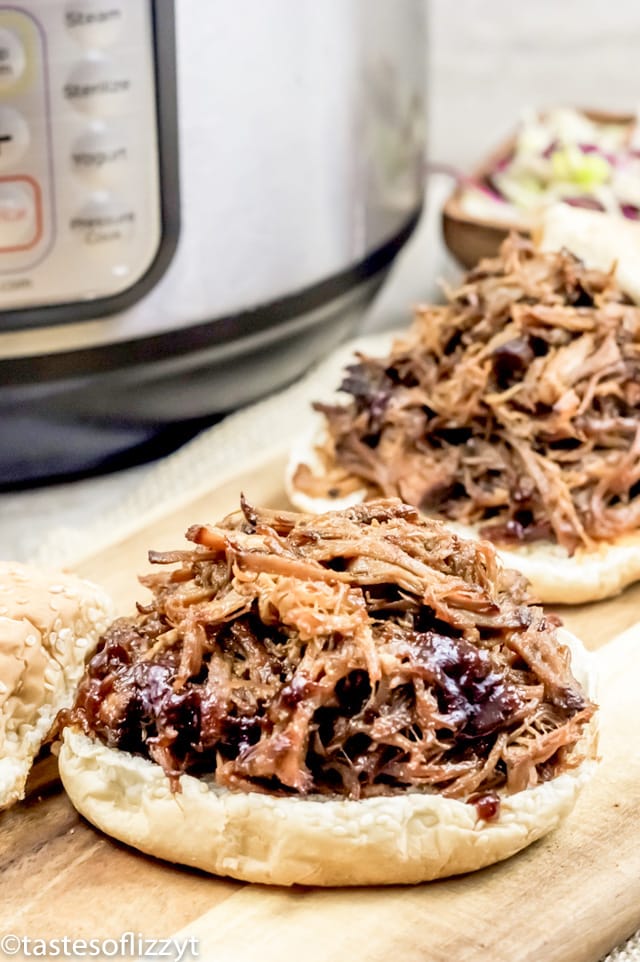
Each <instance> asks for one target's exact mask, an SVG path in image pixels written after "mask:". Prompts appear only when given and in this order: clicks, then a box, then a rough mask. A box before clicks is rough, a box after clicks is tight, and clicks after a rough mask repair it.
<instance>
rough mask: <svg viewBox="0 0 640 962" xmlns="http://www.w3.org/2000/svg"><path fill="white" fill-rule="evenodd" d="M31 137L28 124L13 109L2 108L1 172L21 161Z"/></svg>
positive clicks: (0, 113)
mask: <svg viewBox="0 0 640 962" xmlns="http://www.w3.org/2000/svg"><path fill="white" fill-rule="evenodd" d="M30 140H31V137H30V136H29V127H28V126H27V122H26V120H25V119H24V117H23V116H22V114H19V113H18V111H17V110H14V109H13V107H0V170H6V169H7V167H11V166H12V165H13V164H15V163H17V161H19V160H20V158H21V157H22V155H23V154H24V152H25V150H26V149H27V147H28V146H29V142H30Z"/></svg>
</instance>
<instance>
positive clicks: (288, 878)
mask: <svg viewBox="0 0 640 962" xmlns="http://www.w3.org/2000/svg"><path fill="white" fill-rule="evenodd" d="M560 636H561V638H562V640H563V641H564V642H565V643H569V644H570V647H571V650H572V653H573V657H572V661H573V671H574V674H575V676H576V678H577V679H578V680H579V681H580V682H581V683H582V684H583V686H584V687H585V690H586V691H587V694H588V695H589V696H590V697H592V698H593V697H594V694H595V691H594V688H595V684H594V678H593V675H592V669H591V667H590V661H591V659H590V656H589V655H588V654H587V652H586V651H585V650H584V649H583V648H582V646H581V644H580V643H579V642H577V640H576V639H574V638H573V637H572V636H569V635H568V633H567V632H564V631H561V632H560ZM596 742H597V731H596V727H595V723H594V722H593V721H592V723H591V727H590V728H589V729H588V731H587V733H586V735H585V736H584V738H583V740H582V742H581V744H580V745H579V750H581V751H582V752H583V753H584V755H585V760H584V761H583V762H582V763H581V764H580V765H579V766H578V767H576V768H574V769H571V770H569V771H567V772H565V773H563V774H562V775H559V776H558V777H557V778H555V779H552V780H551V781H548V782H543V783H541V784H539V785H537V786H535V787H534V788H530V789H527V790H526V791H523V792H519V793H517V794H515V795H503V796H502V797H501V805H500V811H499V815H498V817H497V818H496V819H494V820H491V821H483V820H482V819H481V818H479V816H478V814H477V811H476V808H475V806H474V805H472V804H468V803H466V802H462V801H459V800H456V799H450V798H444V797H443V796H441V795H437V794H431V793H420V792H407V793H406V794H398V795H394V796H385V797H373V798H366V799H363V800H360V801H353V800H349V799H331V798H326V797H324V796H323V797H320V796H315V797H309V798H302V797H291V796H286V797H285V796H274V795H266V794H260V793H254V792H240V791H230V790H228V789H225V788H220V787H218V786H216V785H214V784H213V783H212V782H211V781H205V780H204V779H200V778H194V777H192V776H190V775H184V776H182V778H181V780H180V786H181V789H182V790H181V791H180V792H177V793H173V792H172V791H171V787H170V784H169V780H168V779H167V777H166V776H165V775H164V773H163V771H162V769H161V768H160V766H159V765H156V764H155V763H153V762H151V761H148V760H146V759H144V758H140V757H136V756H133V755H130V754H128V753H126V752H123V751H119V750H116V749H111V748H107V747H106V746H105V745H104V744H102V743H100V742H98V741H94V740H92V739H90V738H88V737H87V736H86V735H84V734H82V733H80V732H79V731H77V730H72V729H66V730H65V732H64V741H63V744H62V746H61V749H60V757H59V765H60V774H61V776H62V781H63V784H64V787H65V789H66V791H67V793H68V794H69V797H70V798H71V801H72V802H73V804H74V806H75V807H76V808H77V810H78V811H79V812H80V813H81V814H82V815H84V817H85V818H87V819H88V820H89V821H90V822H92V823H93V824H94V825H95V826H96V827H97V828H99V829H101V830H102V831H104V832H106V833H107V834H108V835H111V836H113V837H114V838H117V839H119V840H120V841H122V842H125V843H127V844H129V845H132V846H134V847H135V848H137V849H140V850H141V851H142V852H146V853H147V854H149V855H154V856H156V857H158V858H162V859H166V860H168V861H171V862H177V863H180V864H183V865H189V866H192V867H194V868H198V869H201V870H203V871H205V872H210V873H212V874H215V875H224V876H231V877H232V878H235V879H241V880H243V881H248V882H259V883H266V884H272V885H293V884H301V885H318V886H347V885H389V884H398V883H403V884H410V883H416V882H425V881H429V880H432V879H436V878H442V877H444V876H449V875H458V874H461V873H463V872H471V871H473V870H475V869H479V868H483V867H485V866H487V865H491V864H492V863H494V862H498V861H500V860H501V859H505V858H508V857H509V856H510V855H513V854H515V853H516V852H518V851H520V850H521V849H523V848H525V847H526V846H527V845H529V844H530V843H532V842H534V841H536V839H539V838H541V837H542V836H543V835H545V834H546V833H547V832H549V831H551V830H552V829H554V828H555V827H556V826H557V825H558V824H559V823H560V822H561V821H562V819H563V818H565V817H566V816H567V815H568V814H569V812H570V811H571V809H572V808H573V805H574V803H575V800H576V798H577V796H578V792H579V790H580V788H581V787H582V785H583V784H584V783H585V781H586V780H587V779H588V778H589V776H590V775H591V773H592V771H593V768H594V764H595V762H594V759H595V755H596Z"/></svg>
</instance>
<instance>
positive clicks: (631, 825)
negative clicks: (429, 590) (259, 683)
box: [0, 455, 640, 962]
mask: <svg viewBox="0 0 640 962" xmlns="http://www.w3.org/2000/svg"><path fill="white" fill-rule="evenodd" d="M282 467H283V459H282V457H281V456H279V455H278V456H274V457H273V458H271V459H270V460H268V461H266V462H263V463H260V464H258V465H257V466H256V468H255V470H254V471H252V472H250V473H248V474H246V475H243V476H242V477H236V478H234V479H233V480H232V481H229V483H227V484H224V485H222V486H221V487H219V488H218V489H216V490H215V491H212V492H211V493H210V494H208V495H206V496H204V497H200V498H198V499H195V500H193V501H186V502H185V503H184V504H182V505H181V506H180V507H179V508H177V509H176V510H175V511H172V512H171V513H170V514H168V515H167V516H165V517H163V518H160V519H158V520H156V521H154V522H153V524H151V525H142V526H141V528H140V530H139V531H137V532H135V533H134V534H132V535H130V536H129V537H128V538H126V539H125V540H124V541H123V542H121V543H120V544H118V545H114V546H113V547H112V548H109V549H107V550H105V551H102V552H99V553H98V554H96V555H95V556H94V557H92V558H89V559H87V560H86V561H84V562H83V564H82V565H81V566H80V568H79V569H78V570H79V571H80V573H81V574H84V575H86V576H88V577H91V578H93V579H94V580H96V581H98V582H100V583H102V584H104V585H105V587H107V588H108V589H109V590H110V591H111V592H112V593H113V595H114V597H115V599H116V602H117V604H118V607H119V609H120V611H121V612H122V613H125V612H127V611H130V610H131V607H132V605H133V602H134V600H135V599H136V598H138V599H141V598H143V597H144V591H143V589H142V588H140V586H139V585H138V584H137V582H136V575H137V574H139V573H142V572H143V571H144V570H145V569H146V568H147V562H146V552H147V550H148V549H149V548H151V547H153V548H156V549H168V548H172V547H178V546H180V545H181V543H182V536H183V533H184V531H185V530H186V528H187V527H188V526H189V525H190V524H193V523H195V522H200V521H205V522H206V521H211V520H216V519H218V518H219V517H220V516H221V515H222V514H224V513H226V512H227V511H229V510H233V509H234V508H235V507H236V506H237V502H238V492H239V491H240V490H243V491H244V493H245V495H246V496H247V497H248V498H249V500H250V501H251V500H252V501H254V502H255V503H260V504H265V505H270V506H285V505H286V498H285V496H284V494H283V492H282V487H281V482H280V479H281V477H282ZM561 614H562V617H563V618H564V620H565V623H566V624H567V626H568V627H569V628H570V629H571V630H573V631H574V632H576V633H577V634H579V635H581V637H582V638H583V639H584V641H585V643H586V644H587V646H588V647H589V648H591V649H594V650H595V649H598V651H597V654H596V656H595V657H596V659H597V661H598V662H599V665H600V669H601V698H600V703H601V722H600V724H601V754H602V762H601V765H600V766H599V768H598V771H597V774H596V776H595V777H594V779H593V780H592V782H591V783H590V785H589V786H588V787H587V788H586V789H585V790H584V792H583V794H582V796H581V798H580V800H579V802H578V805H577V807H576V809H575V811H574V813H573V814H572V816H571V817H570V818H569V819H568V820H567V822H566V823H565V824H564V825H563V826H562V827H561V828H560V829H558V830H557V831H556V832H554V833H552V834H551V835H550V836H548V837H547V838H546V839H543V840H542V841H541V842H538V843H536V844H535V845H533V846H532V847H531V848H529V849H528V850H526V851H525V852H523V853H521V854H520V855H518V856H515V857H514V858H512V859H510V860H509V861H507V862H504V863H501V864H499V865H496V866H493V867H492V868H489V869H485V870H483V871H481V872H477V873H474V874H472V875H469V876H464V877H460V878H456V879H450V880H445V881H442V882H437V883H430V884H427V885H420V886H411V887H396V888H387V889H380V888H378V889H368V890H367V889H356V890H329V891H319V890H313V889H303V888H296V889H293V890H284V889H270V888H265V887H262V886H253V885H244V884H242V883H236V882H232V881H227V880H222V879H218V878H211V877H207V876H205V875H203V874H200V873H198V872H195V871H192V870H186V869H181V868H177V867H174V866H171V865H168V864H165V863H161V862H158V861H154V860H153V859H149V858H147V857H145V856H143V855H140V854H138V853H137V852H134V851H133V850H131V849H128V848H126V847H125V846H122V845H120V844H118V843H116V842H113V841H111V840H110V839H108V838H106V837H105V836H103V835H102V834H101V833H99V832H98V831H96V830H95V829H93V828H91V827H90V826H89V825H88V824H87V823H85V822H84V821H83V820H82V819H80V818H79V817H78V816H77V815H76V814H75V812H74V810H73V809H72V808H71V805H70V804H69V802H68V801H67V799H66V796H65V795H64V794H63V793H62V792H61V791H60V789H59V786H58V784H57V782H56V780H55V765H54V763H53V761H52V759H50V758H49V759H45V760H44V761H43V763H41V764H40V765H39V766H37V768H36V769H35V771H34V775H33V778H32V781H31V793H30V795H29V796H28V797H27V799H26V800H25V802H24V803H22V804H20V805H17V806H15V807H14V808H13V809H12V810H10V811H9V812H6V813H5V814H4V815H0V934H4V933H6V932H15V933H18V934H21V935H29V936H31V937H32V938H37V937H42V938H45V937H46V938H51V937H54V936H64V935H68V936H73V937H76V938H92V937H110V938H117V937H118V936H119V935H121V934H122V933H123V932H127V931H132V932H136V933H140V934H142V935H144V936H145V937H149V938H162V937H167V936H170V935H176V934H179V935H180V936H181V937H185V938H186V937H188V936H191V935H193V936H194V937H196V938H198V939H199V940H200V957H202V958H207V959H209V958H210V959H212V960H214V959H215V960H216V962H226V960H229V962H231V960H234V962H245V960H246V962H249V960H258V959H260V960H264V962H270V960H272V959H273V960H274V962H276V960H277V962H283V960H288V959H293V958H297V957H298V956H300V957H302V958H304V959H305V962H314V960H328V959H331V960H342V959H346V958H354V957H355V958H357V959H360V960H365V962H377V960H383V959H384V960H387V959H388V958H389V956H390V955H393V956H396V957H398V958H402V959H403V960H413V959H416V960H418V959H421V960H422V959H425V958H428V959H430V960H433V962H439V960H443V962H444V960H447V962H448V960H454V959H455V960H456V962H464V960H469V962H480V960H482V962H486V960H488V959H491V960H492V962H501V960H504V962H507V960H508V962H513V960H522V962H529V960H531V962H533V960H536V962H539V960H545V962H556V960H558V962H595V960H597V959H599V958H600V957H601V956H602V955H603V954H604V953H606V952H607V951H608V950H609V949H610V948H612V947H613V946H614V945H616V944H618V943H619V942H620V941H622V940H623V939H624V938H626V937H627V936H628V935H629V934H631V933H632V932H633V931H634V930H636V929H637V928H638V927H640V833H639V832H638V831H637V811H638V808H639V805H640V750H639V742H638V738H639V736H638V732H640V698H638V696H637V685H638V677H639V674H640V628H639V629H631V630H629V631H627V632H626V633H625V634H623V635H622V636H621V637H620V638H617V639H616V640H615V641H614V642H613V643H609V642H610V641H611V639H612V638H613V637H614V636H615V635H618V634H619V633H620V632H623V631H624V629H627V628H629V626H631V625H633V624H634V623H635V622H636V621H638V618H639V617H640V586H636V587H635V588H632V589H630V590H628V591H627V592H625V593H624V594H623V595H622V596H620V597H619V598H616V599H613V600H611V601H608V602H600V603H598V604H593V605H585V606H580V607H579V608H575V609H565V610H563V611H562V612H561ZM45 766H47V767H46V768H45ZM17 957H19V956H17Z"/></svg>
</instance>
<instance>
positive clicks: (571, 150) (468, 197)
mask: <svg viewBox="0 0 640 962" xmlns="http://www.w3.org/2000/svg"><path fill="white" fill-rule="evenodd" d="M639 140H640V135H639V132H638V128H637V126H636V123H635V122H633V123H626V124H621V123H599V122H596V121H594V120H591V119H590V118H589V117H587V116H586V115H585V114H583V113H580V112H579V111H577V110H572V109H569V108H558V109H556V110H551V111H549V112H548V113H546V114H544V115H538V114H533V113H531V112H528V113H527V114H526V115H525V116H524V117H523V119H522V123H521V126H520V129H519V131H518V135H517V138H516V142H515V146H514V150H513V153H512V155H511V156H510V157H508V158H507V159H506V160H503V161H501V162H500V163H498V164H496V167H495V168H494V170H493V171H491V172H490V173H489V175H488V176H487V178H486V182H485V183H483V184H473V183H468V182H467V183H466V184H465V188H464V190H463V192H462V198H461V200H462V204H463V206H464V208H465V210H466V211H467V213H469V214H471V215H472V216H475V217H480V218H482V217H490V218H492V219H494V220H495V219H498V220H501V221H504V222H509V221H510V222H511V223H513V224H516V225H521V226H523V227H526V226H528V225H530V224H531V223H532V222H533V221H534V220H535V218H536V216H537V214H538V213H539V212H540V211H541V210H542V209H543V208H544V207H547V206H548V205H549V204H554V203H558V202H565V203H568V204H572V205H574V206H581V207H590V208H592V209H595V210H603V211H607V212H608V213H612V214H615V215H617V216H621V217H628V218H631V219H634V220H636V219H638V217H639V216H640V151H639V150H638V142H639ZM487 186H488V187H489V188H490V190H489V191H487V189H486V188H487Z"/></svg>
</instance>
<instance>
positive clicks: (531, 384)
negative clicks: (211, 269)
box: [287, 235, 640, 603]
mask: <svg viewBox="0 0 640 962" xmlns="http://www.w3.org/2000/svg"><path fill="white" fill-rule="evenodd" d="M340 391H341V392H342V393H341V395H340V396H339V397H338V398H336V401H335V403H324V404H320V403H318V404H315V405H314V407H315V411H316V415H315V417H316V420H315V421H314V422H313V424H312V426H311V429H310V433H309V436H308V437H306V438H302V439H300V442H299V443H298V444H297V445H296V447H295V449H294V451H293V453H292V457H291V463H290V465H289V470H288V474H287V489H288V493H289V496H290V499H291V501H292V502H293V503H294V504H295V505H296V506H297V507H300V508H302V509H303V510H306V511H322V510H327V508H328V506H329V505H332V506H334V507H344V506H346V505H348V504H353V503H356V502H358V501H361V500H363V499H365V498H369V497H376V496H380V495H384V496H385V497H392V496H398V497H400V498H402V500H404V501H405V502H408V503H410V504H413V505H415V506H417V507H419V508H420V509H421V510H422V511H424V512H426V513H428V514H431V515H433V516H435V517H438V518H440V519H442V520H444V521H446V522H447V523H449V524H450V525H452V526H453V527H454V529H455V528H456V526H457V530H459V531H461V532H463V533H467V534H469V535H471V536H472V535H473V534H474V533H475V534H476V535H479V536H480V537H483V538H488V539H490V540H491V541H492V542H493V543H494V544H495V545H496V546H498V548H499V549H500V551H501V552H502V553H503V555H504V558H505V561H506V562H507V563H508V564H509V565H512V566H514V567H517V568H518V569H519V570H520V571H522V572H523V573H524V574H525V575H526V576H527V577H528V578H529V580H530V582H531V584H532V588H533V590H534V592H535V594H536V595H537V596H538V597H539V598H540V599H541V600H542V601H548V602H565V603H576V602H582V601H588V600H595V599H597V598H602V597H607V596H609V595H612V594H615V593H617V592H618V591H620V590H621V589H622V588H623V587H625V586H626V585H627V584H629V583H631V582H632V581H635V580H636V579H638V578H640V308H639V307H636V306H634V305H631V304H630V303H629V302H628V299H627V298H626V296H625V295H624V294H623V293H622V291H621V289H620V287H619V286H618V285H617V282H616V281H615V279H614V276H613V268H612V270H611V271H610V272H608V273H607V272H603V271H601V270H594V269H587V268H586V267H585V266H584V265H583V263H582V262H581V261H579V260H578V259H577V258H576V257H574V256H573V255H572V254H570V253H568V252H567V251H564V250H563V251H561V252H559V253H557V252H547V253H536V251H535V250H534V248H533V246H532V245H531V243H530V242H529V241H527V240H524V239H523V238H521V237H518V236H516V235H512V236H511V237H509V238H508V239H507V240H506V241H505V242H504V244H503V246H502V248H501V251H500V255H499V257H497V258H495V259H490V260H484V261H481V263H480V264H479V266H478V267H476V268H475V270H472V271H471V272H470V273H469V274H467V276H466V278H465V279H464V281H463V283H462V285H461V286H460V287H459V288H458V289H457V290H455V291H453V292H450V293H449V294H448V303H447V304H446V305H444V306H428V307H421V308H419V309H418V311H417V314H416V317H415V320H414V323H413V326H412V327H411V328H410V329H409V331H408V333H407V334H406V335H405V336H403V337H401V338H399V339H397V340H396V341H395V342H394V343H393V345H392V346H391V349H390V350H389V352H388V354H387V356H385V357H371V356H367V355H366V354H360V355H359V356H358V357H357V358H355V359H354V363H352V364H351V365H350V366H349V367H348V368H347V370H346V375H345V377H344V380H343V381H342V385H341V388H340Z"/></svg>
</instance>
